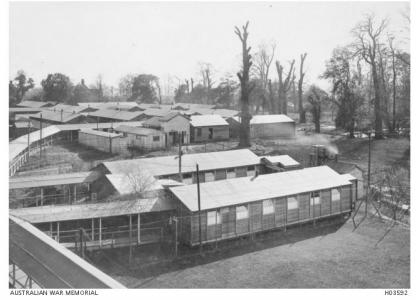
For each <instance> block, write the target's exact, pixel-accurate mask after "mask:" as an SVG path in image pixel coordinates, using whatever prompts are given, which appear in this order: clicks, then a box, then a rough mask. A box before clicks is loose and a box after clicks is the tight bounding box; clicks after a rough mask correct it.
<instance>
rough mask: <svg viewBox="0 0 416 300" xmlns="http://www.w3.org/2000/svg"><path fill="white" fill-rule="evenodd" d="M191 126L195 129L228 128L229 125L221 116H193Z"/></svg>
mask: <svg viewBox="0 0 416 300" xmlns="http://www.w3.org/2000/svg"><path fill="white" fill-rule="evenodd" d="M191 125H192V126H194V127H204V126H224V125H225V126H228V123H227V121H225V120H224V119H223V118H222V117H221V116H220V115H195V116H191Z"/></svg>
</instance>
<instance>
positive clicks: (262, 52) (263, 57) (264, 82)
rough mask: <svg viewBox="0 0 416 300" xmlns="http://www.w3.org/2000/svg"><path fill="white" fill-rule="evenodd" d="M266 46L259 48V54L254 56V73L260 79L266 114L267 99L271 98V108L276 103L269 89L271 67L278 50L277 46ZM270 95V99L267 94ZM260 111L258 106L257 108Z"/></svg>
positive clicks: (259, 87) (261, 95)
mask: <svg viewBox="0 0 416 300" xmlns="http://www.w3.org/2000/svg"><path fill="white" fill-rule="evenodd" d="M268 48H269V47H268V46H267V45H265V44H263V45H260V46H259V50H258V52H257V53H256V54H255V55H254V60H253V71H254V72H253V73H254V74H255V75H256V76H257V77H258V81H259V83H260V84H259V86H257V89H259V91H258V92H259V93H260V97H261V100H262V102H261V103H262V108H263V112H264V108H265V106H266V103H267V101H268V100H267V98H269V102H270V106H271V107H273V105H274V103H273V102H272V100H273V95H272V94H271V93H272V90H270V89H269V86H268V84H269V73H270V66H271V65H272V63H273V58H274V53H275V50H276V44H275V43H273V44H272V45H271V47H270V50H269V49H268ZM268 93H269V97H267V94H268ZM257 110H258V106H257Z"/></svg>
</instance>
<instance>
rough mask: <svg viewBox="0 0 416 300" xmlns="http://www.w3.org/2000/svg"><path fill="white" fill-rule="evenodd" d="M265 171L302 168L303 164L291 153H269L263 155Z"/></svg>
mask: <svg viewBox="0 0 416 300" xmlns="http://www.w3.org/2000/svg"><path fill="white" fill-rule="evenodd" d="M261 162H262V163H263V166H264V169H263V170H264V173H274V172H283V171H290V170H296V169H302V165H301V164H300V163H299V162H297V161H296V160H294V159H293V158H292V157H290V156H289V155H267V156H262V157H261Z"/></svg>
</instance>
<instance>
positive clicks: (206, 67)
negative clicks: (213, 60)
mask: <svg viewBox="0 0 416 300" xmlns="http://www.w3.org/2000/svg"><path fill="white" fill-rule="evenodd" d="M200 72H201V76H202V84H203V86H204V88H205V97H206V101H207V102H209V101H210V100H211V99H210V97H211V89H212V86H213V85H214V80H213V78H212V65H211V64H210V63H200Z"/></svg>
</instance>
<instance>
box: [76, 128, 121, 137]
mask: <svg viewBox="0 0 416 300" xmlns="http://www.w3.org/2000/svg"><path fill="white" fill-rule="evenodd" d="M80 132H82V133H85V134H90V135H96V136H103V137H106V138H116V137H121V136H123V135H122V134H119V133H114V132H105V131H101V130H94V129H82V130H81V131H80Z"/></svg>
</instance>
